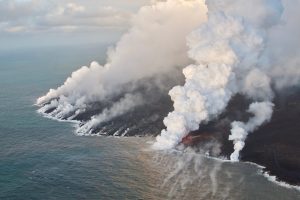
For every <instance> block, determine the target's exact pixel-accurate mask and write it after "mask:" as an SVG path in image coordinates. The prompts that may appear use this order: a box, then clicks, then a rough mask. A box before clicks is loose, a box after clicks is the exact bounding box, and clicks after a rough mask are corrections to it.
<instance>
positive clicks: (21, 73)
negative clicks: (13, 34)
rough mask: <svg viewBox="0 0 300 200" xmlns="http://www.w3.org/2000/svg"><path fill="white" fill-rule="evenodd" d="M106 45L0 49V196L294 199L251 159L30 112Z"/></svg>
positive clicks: (295, 193)
mask: <svg viewBox="0 0 300 200" xmlns="http://www.w3.org/2000/svg"><path fill="white" fill-rule="evenodd" d="M108 45H109V44H93V45H81V46H67V47H59V48H58V47H48V48H46V47H43V48H31V49H19V50H10V51H3V50H2V51H1V52H0V136H1V139H0V199H13V200H14V199H22V200H23V199H37V200H40V199H43V200H44V199H45V200H46V199H66V200H69V199H155V200H156V199H204V200H207V199H236V200H242V199H250V200H254V199H258V200H260V199H262V200H268V199H270V200H276V199H278V200H279V199H280V200H281V199H287V200H289V199H290V200H296V199H300V190H299V189H297V188H292V187H290V186H288V185H285V184H281V185H280V184H279V183H275V182H274V181H270V179H271V178H270V177H269V178H267V177H266V176H263V175H262V173H261V168H260V167H258V166H256V165H254V164H250V163H230V162H224V161H222V160H219V159H212V158H207V157H205V156H203V155H199V154H197V153H195V152H193V151H192V150H189V149H188V150H186V151H185V152H180V151H173V152H157V151H154V150H152V149H151V143H152V142H153V140H154V139H153V138H151V137H127V138H125V137H100V136H98V137H94V136H84V137H80V136H76V135H75V134H74V127H73V124H72V123H63V122H58V121H54V120H51V119H47V118H44V117H42V116H41V115H40V114H38V113H37V112H36V110H37V107H36V106H35V105H34V104H35V101H36V99H37V97H39V96H41V95H43V94H45V93H46V92H47V91H48V90H49V88H56V87H58V86H59V85H61V84H62V83H63V82H64V80H65V79H66V78H67V77H68V76H69V75H70V74H71V73H72V72H73V71H74V70H76V69H78V68H79V67H80V66H82V65H89V63H90V62H91V61H93V60H97V61H100V63H101V62H104V59H105V52H106V48H107V46H108Z"/></svg>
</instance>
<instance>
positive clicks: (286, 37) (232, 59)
mask: <svg viewBox="0 0 300 200" xmlns="http://www.w3.org/2000/svg"><path fill="white" fill-rule="evenodd" d="M282 1H283V2H281V1H280V0H252V1H249V0H226V1H224V0H206V1H205V0H167V1H163V2H156V3H153V5H151V6H145V7H142V8H141V9H140V11H139V12H138V13H137V15H136V16H135V17H134V18H133V20H132V27H131V28H130V29H129V31H128V32H127V33H126V34H125V35H123V36H122V38H121V40H120V41H119V42H118V43H117V44H116V47H115V48H114V50H112V51H109V52H108V58H107V63H106V64H104V65H103V66H102V65H100V64H98V63H97V62H92V63H91V65H90V66H89V67H86V66H84V67H82V68H80V69H79V70H77V71H75V72H73V73H72V75H71V77H69V78H68V79H67V80H66V81H65V83H64V84H63V85H62V86H60V87H58V88H57V89H51V90H50V91H49V92H48V93H47V94H46V95H45V96H42V97H40V98H39V99H38V100H37V104H38V105H39V106H41V108H40V109H39V111H40V112H41V113H45V114H47V115H48V116H51V117H55V118H58V119H69V120H72V119H77V118H78V116H81V118H84V120H83V122H82V124H81V126H80V127H78V129H77V132H78V133H79V134H80V135H84V134H85V133H91V132H92V131H93V130H94V129H97V128H98V126H99V124H102V123H104V122H107V121H109V120H111V119H113V118H116V117H118V116H120V115H124V114H126V113H128V112H130V111H132V110H134V109H137V107H142V106H143V105H145V104H146V103H148V104H147V106H145V108H148V107H149V106H152V107H153V109H152V107H151V109H152V110H151V117H150V114H149V120H148V119H144V118H143V123H148V121H152V122H156V121H155V120H157V119H159V118H158V117H157V112H156V111H157V110H163V109H164V111H166V110H167V111H166V113H167V112H169V111H170V109H171V108H170V109H169V110H168V109H165V105H166V104H160V105H158V104H157V103H158V102H161V99H163V98H160V97H158V96H159V95H162V94H164V95H165V96H166V93H167V91H166V90H169V88H171V87H173V86H174V85H178V84H180V81H178V76H177V74H178V69H182V68H183V67H184V66H187V67H185V68H184V69H183V75H184V77H185V82H184V84H183V85H179V86H175V87H173V89H171V90H170V91H169V95H170V97H171V99H172V101H173V103H174V104H173V108H174V110H173V111H172V112H170V113H169V114H168V116H167V117H165V119H164V120H163V122H164V125H165V126H166V129H164V130H162V131H161V134H160V135H159V136H157V138H156V142H155V144H154V148H156V149H169V148H173V147H175V146H176V145H177V144H178V143H180V141H181V140H182V138H183V137H184V136H186V135H187V134H188V133H190V132H191V131H195V130H197V129H199V126H201V125H202V124H205V123H207V122H209V121H210V120H213V119H215V120H216V119H217V118H218V116H219V115H220V114H221V113H223V112H224V110H225V109H226V107H227V105H228V102H229V101H230V100H231V99H232V97H233V96H234V95H236V94H241V95H244V96H245V97H247V98H248V99H249V100H251V101H252V102H253V103H251V104H250V105H249V109H248V112H249V113H250V114H253V116H252V117H250V118H249V119H248V122H242V121H234V122H232V124H231V127H232V129H231V135H230V136H229V140H232V141H233V143H234V152H233V153H232V155H231V160H234V161H236V160H238V159H239V152H240V151H241V150H242V148H243V147H244V143H245V139H246V137H247V135H248V133H250V132H252V131H253V130H255V129H256V128H257V127H258V126H260V125H262V124H263V123H265V122H267V121H268V120H270V119H271V117H272V112H273V104H272V103H271V102H272V99H273V98H274V96H275V90H277V89H282V88H284V87H287V86H295V85H299V83H300V67H299V63H300V58H299V53H300V52H299V50H300V48H299V46H300V40H299V37H298V36H299V34H300V29H299V28H298V27H299V26H298V21H297V18H295V17H294V16H297V15H298V9H297V8H299V5H300V1H299V0H295V1H293V0H282ZM283 8H284V9H283ZM283 11H285V12H283ZM295 13H297V15H296V14H295ZM282 41H283V42H282ZM170 79H172V81H168V80H170ZM174 80H175V81H174ZM165 96H164V98H165ZM152 98H153V99H155V102H154V101H153V102H154V103H153V102H152V100H151V99H152ZM156 104H157V105H156ZM93 106H96V107H97V109H98V110H95V109H94V107H93ZM159 106H161V107H159ZM87 110H89V113H88V114H86V112H87ZM143 111H144V110H143ZM140 113H141V112H139V114H140ZM144 113H146V114H148V113H150V112H144ZM79 118H80V117H79ZM123 120H124V118H121V119H119V121H123ZM147 120H148V121H147ZM131 125H132V127H134V126H135V124H131ZM159 130H161V129H159Z"/></svg>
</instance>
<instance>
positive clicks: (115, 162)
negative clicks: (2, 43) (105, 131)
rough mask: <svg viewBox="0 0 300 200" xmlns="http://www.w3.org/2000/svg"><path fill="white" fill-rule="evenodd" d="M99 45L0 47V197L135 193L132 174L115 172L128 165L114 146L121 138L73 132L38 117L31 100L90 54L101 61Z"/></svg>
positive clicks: (122, 195)
mask: <svg viewBox="0 0 300 200" xmlns="http://www.w3.org/2000/svg"><path fill="white" fill-rule="evenodd" d="M105 47H106V44H100V45H87V46H80V47H76V46H75V47H61V48H49V49H29V50H16V51H13V52H1V54H0V137H1V139H0V199H102V198H111V199H120V198H129V199H132V198H133V199H136V198H138V197H139V196H141V194H139V193H140V192H139V189H138V188H134V187H132V186H130V185H129V184H128V182H130V181H128V180H130V179H132V178H136V177H135V176H132V175H131V176H129V175H126V174H124V173H123V175H122V177H120V176H119V170H120V171H122V170H124V169H127V168H128V169H127V170H128V173H130V170H134V168H133V167H132V166H131V168H130V166H128V165H130V163H128V162H127V161H126V159H125V158H124V157H125V155H123V154H122V153H120V152H119V151H123V150H122V145H123V144H122V141H121V140H115V139H113V138H100V137H97V138H96V137H77V136H75V135H74V134H73V128H72V127H71V124H69V123H58V122H56V121H52V120H49V119H46V118H43V117H41V116H40V115H38V114H37V113H36V109H37V108H36V107H35V106H34V105H33V104H34V103H35V100H36V98H37V97H38V96H40V95H42V94H44V93H45V92H47V91H48V89H49V88H50V87H56V86H58V85H59V84H62V83H63V81H64V80H65V78H66V77H68V76H69V74H70V73H71V72H72V71H74V70H75V69H77V68H78V67H80V66H82V65H85V64H88V63H90V62H91V61H92V60H95V59H96V60H100V61H101V60H102V61H103V57H104V56H105ZM107 143H110V144H109V145H107ZM126 150H127V151H131V149H130V148H126ZM136 172H137V174H138V173H139V172H138V171H136ZM132 174H133V175H134V174H135V173H132ZM126 176H128V177H126ZM127 178H128V180H126V179H127ZM124 180H126V183H125V182H124Z"/></svg>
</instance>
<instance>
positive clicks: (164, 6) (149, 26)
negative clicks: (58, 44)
mask: <svg viewBox="0 0 300 200" xmlns="http://www.w3.org/2000/svg"><path fill="white" fill-rule="evenodd" d="M199 10H205V5H204V3H203V2H202V1H189V2H186V1H182V0H175V1H174V0H169V1H167V2H159V3H156V4H154V5H152V6H145V7H143V8H141V9H140V11H139V12H138V14H137V15H136V16H135V17H134V18H133V20H132V27H131V28H130V29H129V31H128V32H127V33H126V34H124V35H123V36H122V38H121V39H120V41H119V42H118V43H117V44H116V47H115V48H114V49H113V50H111V51H109V52H108V58H107V63H106V64H105V65H104V66H102V65H100V64H98V63H97V62H92V63H91V65H90V67H87V66H84V67H82V68H80V69H79V70H77V71H75V72H73V73H72V75H71V77H69V78H68V79H67V80H66V81H65V83H64V84H63V85H62V86H60V87H58V88H57V89H50V91H49V92H48V93H47V94H46V95H45V96H42V97H40V98H39V99H38V100H37V104H38V105H41V106H43V105H44V104H49V102H50V104H53V106H55V113H57V114H58V115H57V114H56V116H55V117H62V116H65V115H67V114H68V113H70V112H74V111H75V110H82V111H84V109H85V107H86V105H87V104H89V103H90V102H98V101H103V100H104V99H107V98H110V97H112V96H114V95H117V94H120V93H122V89H124V88H122V85H123V84H126V83H129V82H135V81H138V80H141V79H142V78H145V77H152V76H155V75H157V74H164V73H166V72H170V71H174V70H175V69H177V68H178V67H180V66H184V65H186V64H188V63H189V62H190V60H189V58H188V56H187V45H186V39H185V38H186V36H187V34H188V33H190V32H191V31H192V30H193V29H194V28H195V27H197V26H198V25H199V24H201V23H202V22H203V21H204V20H205V18H206V17H205V12H199ZM160 86H161V87H164V86H163V85H160ZM57 105H63V106H57ZM66 107H68V109H66Z"/></svg>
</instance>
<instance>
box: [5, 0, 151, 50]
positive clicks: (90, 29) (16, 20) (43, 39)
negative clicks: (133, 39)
mask: <svg viewBox="0 0 300 200" xmlns="http://www.w3.org/2000/svg"><path fill="white" fill-rule="evenodd" d="M149 3H150V0H0V44H1V45H0V48H1V49H10V48H18V47H27V46H39V45H58V44H73V43H77V44H78V43H93V42H102V41H105V40H109V39H111V38H116V37H118V36H119V35H120V33H121V32H123V31H124V30H126V29H127V27H128V25H129V22H130V18H131V16H132V14H133V13H135V12H136V11H137V10H138V9H139V7H141V6H142V5H146V4H149Z"/></svg>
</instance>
